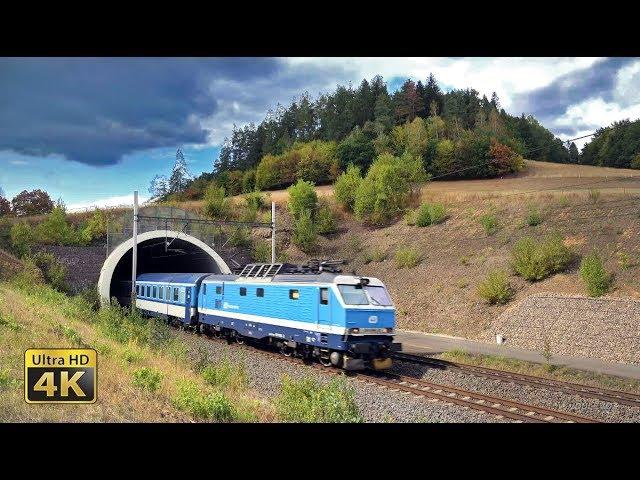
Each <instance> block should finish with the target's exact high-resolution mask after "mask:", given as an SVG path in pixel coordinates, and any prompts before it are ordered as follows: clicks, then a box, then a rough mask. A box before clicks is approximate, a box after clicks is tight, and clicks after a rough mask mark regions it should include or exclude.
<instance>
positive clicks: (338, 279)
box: [205, 272, 382, 285]
mask: <svg viewBox="0 0 640 480" xmlns="http://www.w3.org/2000/svg"><path fill="white" fill-rule="evenodd" d="M360 278H362V277H361V276H358V275H343V274H341V273H330V272H322V273H317V274H313V273H309V274H304V273H303V274H287V273H283V274H279V275H275V276H274V277H269V278H261V277H257V278H253V277H241V276H239V275H219V274H211V275H209V276H208V277H207V278H205V281H210V282H238V283H252V282H255V283H265V282H266V283H348V284H355V283H358V282H359V281H360ZM366 278H369V279H370V282H371V285H382V282H380V280H378V279H377V278H372V277H366Z"/></svg>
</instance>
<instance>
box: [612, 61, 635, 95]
mask: <svg viewBox="0 0 640 480" xmlns="http://www.w3.org/2000/svg"><path fill="white" fill-rule="evenodd" d="M613 97H614V99H615V100H616V102H618V103H620V104H621V105H624V106H628V105H633V104H635V103H640V60H639V61H637V62H633V63H630V64H629V65H625V66H624V67H622V68H621V69H620V70H618V73H617V75H616V85H615V88H614V90H613Z"/></svg>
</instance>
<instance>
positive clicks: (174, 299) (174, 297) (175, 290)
mask: <svg viewBox="0 0 640 480" xmlns="http://www.w3.org/2000/svg"><path fill="white" fill-rule="evenodd" d="M173 301H174V302H177V301H178V287H173Z"/></svg>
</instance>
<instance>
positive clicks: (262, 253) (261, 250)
mask: <svg viewBox="0 0 640 480" xmlns="http://www.w3.org/2000/svg"><path fill="white" fill-rule="evenodd" d="M251 256H252V257H253V260H254V261H256V262H262V263H268V262H270V261H271V244H270V243H267V242H266V241H264V240H262V239H261V240H256V241H254V242H253V248H252V249H251Z"/></svg>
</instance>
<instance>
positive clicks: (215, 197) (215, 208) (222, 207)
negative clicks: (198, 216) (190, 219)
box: [204, 183, 230, 219]
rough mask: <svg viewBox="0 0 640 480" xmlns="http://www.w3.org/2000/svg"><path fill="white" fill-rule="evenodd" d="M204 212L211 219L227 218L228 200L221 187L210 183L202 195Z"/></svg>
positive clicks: (228, 210)
mask: <svg viewBox="0 0 640 480" xmlns="http://www.w3.org/2000/svg"><path fill="white" fill-rule="evenodd" d="M204 212H205V214H207V215H208V216H209V217H211V218H219V219H225V218H227V217H228V216H229V212H230V207H229V200H228V199H227V197H226V196H225V190H224V188H223V187H218V186H217V185H216V184H215V183H212V184H211V185H209V187H208V188H207V191H206V193H205V194H204Z"/></svg>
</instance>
